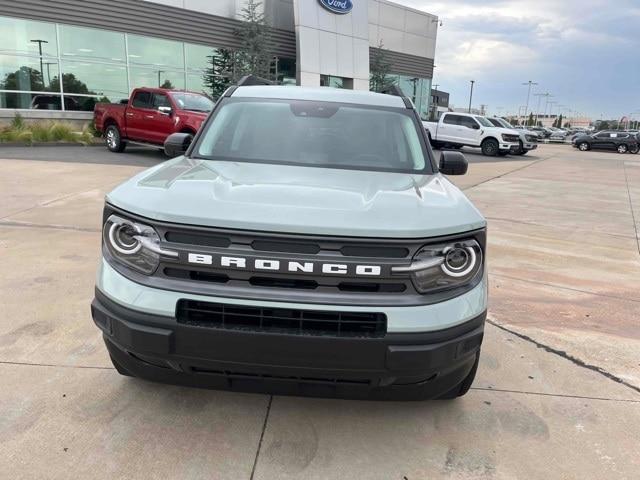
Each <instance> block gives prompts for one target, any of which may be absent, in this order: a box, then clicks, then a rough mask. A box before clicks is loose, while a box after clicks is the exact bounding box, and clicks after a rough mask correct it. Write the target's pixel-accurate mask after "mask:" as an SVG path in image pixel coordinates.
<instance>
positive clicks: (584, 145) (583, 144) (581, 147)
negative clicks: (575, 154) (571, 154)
mask: <svg viewBox="0 0 640 480" xmlns="http://www.w3.org/2000/svg"><path fill="white" fill-rule="evenodd" d="M578 150H580V151H581V152H586V151H587V150H591V146H589V144H588V143H587V142H580V143H579V144H578Z"/></svg>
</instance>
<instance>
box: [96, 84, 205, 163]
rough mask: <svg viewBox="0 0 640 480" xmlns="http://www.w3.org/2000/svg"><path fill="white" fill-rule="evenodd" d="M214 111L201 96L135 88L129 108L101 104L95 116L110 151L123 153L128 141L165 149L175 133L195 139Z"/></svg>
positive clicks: (127, 106)
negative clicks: (169, 137) (167, 140)
mask: <svg viewBox="0 0 640 480" xmlns="http://www.w3.org/2000/svg"><path fill="white" fill-rule="evenodd" d="M212 108H213V102H212V101H211V100H210V99H209V98H208V97H206V96H204V95H202V94H199V93H193V92H186V91H181V90H167V89H164V88H136V89H135V90H134V91H133V93H132V94H131V98H130V99H129V101H128V103H127V104H126V105H122V104H115V103H98V104H96V106H95V109H94V114H93V115H94V120H95V125H96V129H97V130H98V131H100V132H103V134H104V137H105V143H106V145H107V148H108V149H109V150H110V151H112V152H123V151H124V149H125V148H126V147H127V143H129V142H131V143H142V144H147V145H153V146H157V147H162V146H163V144H164V141H165V140H166V139H167V137H168V136H169V135H171V134H172V133H176V132H182V133H188V134H190V135H192V136H193V135H195V134H196V132H197V131H198V129H199V128H200V126H201V125H202V122H204V120H205V119H206V118H207V115H208V114H209V112H210V111H211V109H212Z"/></svg>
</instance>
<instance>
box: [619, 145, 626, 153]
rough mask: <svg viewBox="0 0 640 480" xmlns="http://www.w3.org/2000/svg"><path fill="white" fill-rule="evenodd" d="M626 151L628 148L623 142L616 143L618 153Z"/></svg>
mask: <svg viewBox="0 0 640 480" xmlns="http://www.w3.org/2000/svg"><path fill="white" fill-rule="evenodd" d="M627 151H629V149H628V148H627V146H626V145H625V144H624V143H623V144H622V145H618V153H627Z"/></svg>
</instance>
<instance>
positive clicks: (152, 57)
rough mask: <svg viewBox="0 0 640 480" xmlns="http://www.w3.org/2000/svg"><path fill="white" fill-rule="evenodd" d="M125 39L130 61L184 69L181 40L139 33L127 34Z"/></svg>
mask: <svg viewBox="0 0 640 480" xmlns="http://www.w3.org/2000/svg"><path fill="white" fill-rule="evenodd" d="M127 39H128V43H129V61H130V62H131V63H138V64H145V65H156V66H158V67H173V68H180V69H184V54H183V53H184V52H183V49H182V46H183V44H182V43H181V42H173V41H171V40H162V39H160V38H151V37H141V36H139V35H128V36H127Z"/></svg>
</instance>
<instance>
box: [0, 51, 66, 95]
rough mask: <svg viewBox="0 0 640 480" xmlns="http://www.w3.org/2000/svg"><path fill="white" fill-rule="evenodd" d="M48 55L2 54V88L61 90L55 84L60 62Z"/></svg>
mask: <svg viewBox="0 0 640 480" xmlns="http://www.w3.org/2000/svg"><path fill="white" fill-rule="evenodd" d="M51 60H53V59H49V58H46V57H42V58H40V57H13V56H9V55H0V90H27V91H35V92H39V91H42V90H47V91H49V90H55V91H59V90H60V88H59V86H55V85H53V83H54V81H55V80H56V78H57V77H58V62H57V61H56V62H53V61H51Z"/></svg>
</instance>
